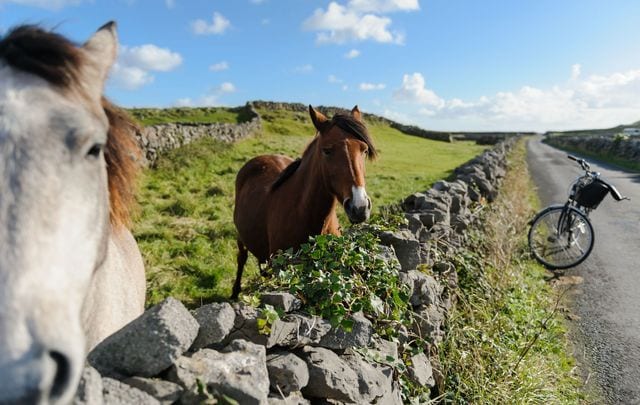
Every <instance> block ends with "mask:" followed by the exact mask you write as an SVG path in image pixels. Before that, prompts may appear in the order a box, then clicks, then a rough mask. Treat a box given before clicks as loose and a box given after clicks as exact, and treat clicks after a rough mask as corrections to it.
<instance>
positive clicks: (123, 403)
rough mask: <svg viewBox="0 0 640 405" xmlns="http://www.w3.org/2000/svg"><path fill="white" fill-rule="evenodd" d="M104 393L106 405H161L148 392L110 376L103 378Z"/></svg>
mask: <svg viewBox="0 0 640 405" xmlns="http://www.w3.org/2000/svg"><path fill="white" fill-rule="evenodd" d="M102 393H103V395H104V404H105V405H141V404H145V405H160V402H159V401H158V400H157V399H155V398H154V397H152V396H151V395H149V394H147V393H146V392H144V391H142V390H139V389H137V388H134V387H132V386H130V385H127V384H125V383H122V382H120V381H118V380H114V379H112V378H108V377H105V378H103V379H102Z"/></svg>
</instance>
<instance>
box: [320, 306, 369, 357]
mask: <svg viewBox="0 0 640 405" xmlns="http://www.w3.org/2000/svg"><path fill="white" fill-rule="evenodd" d="M351 320H352V321H353V327H352V328H351V331H349V332H347V331H345V330H344V329H342V328H341V327H339V326H336V327H333V328H331V330H329V332H328V333H327V334H326V335H324V336H323V337H322V339H320V342H319V343H318V346H322V347H326V348H328V349H334V350H344V349H347V348H350V347H367V346H369V342H371V336H373V325H372V324H371V321H370V320H368V319H367V318H366V317H365V316H364V314H363V313H362V312H357V313H355V314H353V315H352V316H351Z"/></svg>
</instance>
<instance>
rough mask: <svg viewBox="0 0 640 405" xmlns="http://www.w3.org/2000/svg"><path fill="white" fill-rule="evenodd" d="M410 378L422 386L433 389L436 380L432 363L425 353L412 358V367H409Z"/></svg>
mask: <svg viewBox="0 0 640 405" xmlns="http://www.w3.org/2000/svg"><path fill="white" fill-rule="evenodd" d="M407 371H408V372H409V377H410V378H411V379H412V380H413V381H414V382H416V383H417V384H419V385H421V386H423V387H424V386H426V387H433V386H434V385H435V380H434V379H433V369H432V368H431V362H430V361H429V358H428V357H427V355H426V354H424V353H419V354H416V355H414V356H412V357H411V365H410V366H408V367H407Z"/></svg>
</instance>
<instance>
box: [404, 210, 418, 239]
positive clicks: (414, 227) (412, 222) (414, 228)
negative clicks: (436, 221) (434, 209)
mask: <svg viewBox="0 0 640 405" xmlns="http://www.w3.org/2000/svg"><path fill="white" fill-rule="evenodd" d="M404 217H405V219H406V220H407V227H408V229H409V231H411V233H412V234H414V235H416V236H417V235H419V234H420V231H421V230H422V222H421V221H420V214H414V213H405V214H404Z"/></svg>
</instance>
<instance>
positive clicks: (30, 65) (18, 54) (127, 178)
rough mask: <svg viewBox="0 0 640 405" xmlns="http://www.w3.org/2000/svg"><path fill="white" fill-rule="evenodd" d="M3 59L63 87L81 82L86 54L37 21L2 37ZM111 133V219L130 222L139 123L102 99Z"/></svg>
mask: <svg viewBox="0 0 640 405" xmlns="http://www.w3.org/2000/svg"><path fill="white" fill-rule="evenodd" d="M0 60H4V61H5V62H6V63H7V65H9V66H11V67H12V68H14V69H17V70H20V71H23V72H27V73H31V74H33V75H36V76H38V77H41V78H43V79H44V80H46V81H47V82H49V83H50V84H52V85H54V86H56V87H60V88H62V89H69V88H72V87H74V86H80V68H81V66H82V64H83V63H84V55H83V54H82V52H81V50H80V48H78V47H77V46H76V45H75V44H74V43H72V42H71V41H69V40H68V39H67V38H65V37H63V36H62V35H60V34H56V33H54V32H50V31H46V30H43V29H42V28H40V27H38V26H34V25H23V26H19V27H16V28H14V29H12V30H11V31H10V32H9V33H8V34H7V35H6V36H5V37H4V38H2V40H0ZM101 103H102V108H103V109H104V112H105V114H106V115H107V118H108V119H109V133H108V136H107V143H106V145H105V149H104V158H105V161H106V163H107V174H108V179H109V203H110V210H109V211H110V220H111V223H112V224H114V225H116V224H119V225H128V224H129V221H130V211H131V207H132V205H133V203H134V188H135V187H134V186H135V177H136V173H137V169H138V165H137V163H136V160H137V158H138V157H139V154H140V150H139V147H138V143H137V142H136V140H135V138H134V134H135V132H136V131H137V130H138V127H137V126H136V124H135V123H134V122H133V121H132V120H131V118H129V116H128V115H127V114H126V112H124V111H123V110H122V109H120V108H118V107H116V106H115V105H113V104H111V103H110V102H109V101H108V100H107V99H105V98H104V97H103V98H102V100H101Z"/></svg>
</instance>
